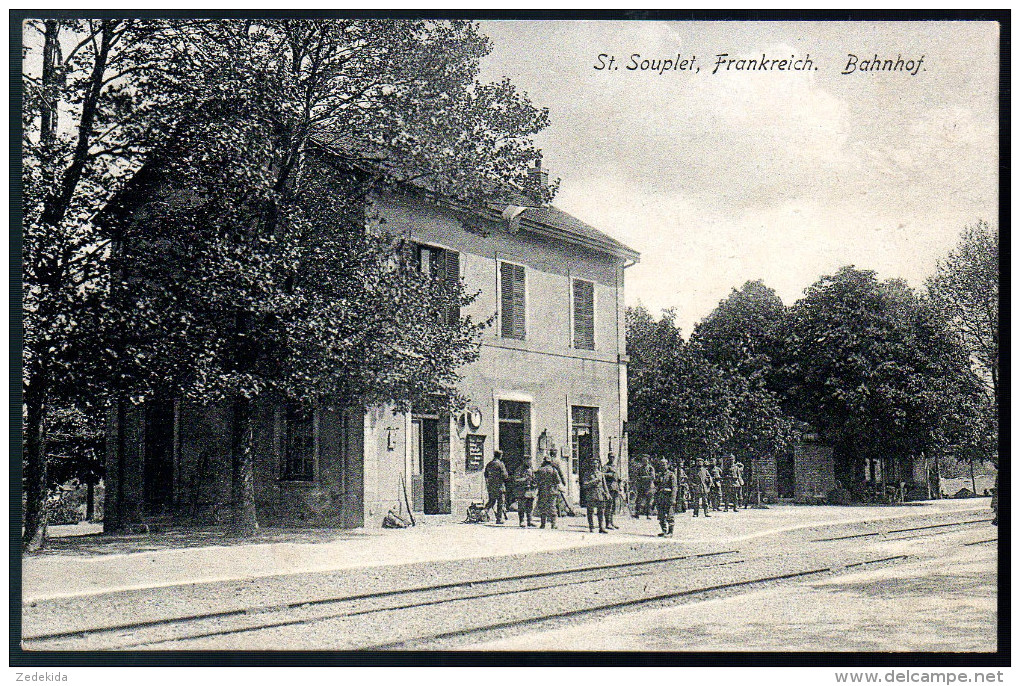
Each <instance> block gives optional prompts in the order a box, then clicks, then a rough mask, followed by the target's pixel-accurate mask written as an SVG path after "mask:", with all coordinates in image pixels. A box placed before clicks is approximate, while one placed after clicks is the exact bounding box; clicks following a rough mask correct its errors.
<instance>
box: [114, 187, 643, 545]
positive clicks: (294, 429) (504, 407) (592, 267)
mask: <svg viewBox="0 0 1020 686" xmlns="http://www.w3.org/2000/svg"><path fill="white" fill-rule="evenodd" d="M532 173H534V174H542V173H543V172H542V171H541V169H538V168H536V169H534V170H532ZM371 205H372V207H371V212H367V213H366V216H369V217H372V219H371V220H368V221H369V222H370V226H369V228H370V229H372V228H373V227H376V228H378V226H377V225H376V224H375V223H376V222H384V226H385V230H386V231H387V232H389V233H391V234H395V235H401V236H402V237H403V238H404V239H405V240H406V241H408V242H409V243H411V244H412V245H413V246H414V248H413V249H414V250H415V251H416V257H417V263H418V264H419V265H421V268H423V269H436V268H439V269H440V270H441V273H446V274H449V275H451V277H460V278H462V279H463V280H464V283H465V284H466V287H467V290H468V291H469V292H475V291H477V292H478V294H479V295H478V297H477V298H476V299H475V301H474V302H472V303H471V304H470V305H469V306H467V307H465V308H464V313H465V314H470V315H471V316H472V317H473V318H474V319H475V320H476V321H485V320H488V319H490V318H494V319H493V322H494V323H493V325H492V326H490V327H489V328H488V329H486V331H485V332H484V333H483V335H482V340H481V351H480V357H479V359H478V360H477V361H476V362H474V363H472V364H470V365H467V366H466V367H464V368H462V369H461V370H460V374H461V377H462V380H461V382H460V384H459V390H460V391H461V393H462V394H463V395H464V396H465V397H466V398H468V399H469V400H468V402H467V404H466V406H465V407H463V408H462V409H461V410H460V411H457V412H445V411H444V412H438V413H436V412H428V411H425V410H422V411H420V412H419V411H414V410H412V411H411V412H406V413H404V412H400V413H395V412H394V411H393V409H392V408H389V407H368V408H349V407H348V408H341V407H334V406H330V405H328V404H322V405H316V406H315V407H311V408H305V407H294V406H292V405H289V404H286V403H282V402H281V403H273V402H268V401H265V402H262V403H261V404H260V405H259V406H258V408H257V410H256V412H257V421H256V435H255V464H254V480H255V483H254V487H255V498H256V506H257V511H258V518H259V521H260V523H263V524H269V525H298V526H300V525H307V526H335V527H344V528H353V527H360V526H379V525H380V524H381V522H382V520H383V518H384V517H385V515H386V513H387V512H388V511H389V510H390V509H397V508H399V507H401V506H402V505H403V504H404V503H407V504H408V505H409V506H410V508H411V510H412V511H413V512H416V513H421V514H425V515H462V514H463V513H464V511H465V510H466V508H467V506H468V504H470V503H472V502H477V501H480V500H483V499H484V493H485V485H484V478H483V475H482V469H483V467H484V465H485V464H486V463H488V462H489V461H490V460H491V459H492V456H493V451H494V450H496V449H499V450H501V451H502V452H503V457H504V460H505V462H506V464H507V468H508V470H510V471H511V472H512V470H513V469H514V468H515V467H516V466H517V465H518V464H520V463H521V462H522V461H525V462H530V463H531V464H532V465H535V466H537V465H538V464H540V463H541V461H542V459H541V458H542V457H545V456H547V455H551V456H553V458H554V459H555V460H556V461H557V462H559V464H560V466H561V469H562V471H563V473H564V474H565V475H566V476H567V481H568V485H567V489H568V498H569V499H571V500H572V501H574V502H577V500H578V499H579V484H578V477H579V474H580V473H581V472H582V470H583V469H584V464H585V462H586V461H588V460H593V459H598V460H601V461H602V462H605V461H606V460H607V459H609V458H610V456H613V458H614V459H615V460H616V463H617V467H618V469H619V470H620V472H621V474H622V476H623V477H624V478H626V473H627V439H626V430H625V427H626V422H627V357H626V327H625V306H624V275H625V270H626V268H627V267H628V266H630V265H632V264H634V263H635V262H636V261H637V260H638V258H639V255H638V253H637V252H635V251H634V250H632V249H631V248H629V247H627V246H625V245H623V244H622V243H620V242H618V241H616V240H615V239H613V238H611V237H610V236H608V235H606V234H605V233H603V232H601V231H599V230H597V229H595V228H594V227H592V226H589V225H588V224H586V223H584V222H582V221H580V220H579V219H577V218H575V217H572V216H571V215H569V214H567V213H565V212H563V211H561V210H558V209H556V208H555V207H551V206H548V205H546V206H543V205H540V204H538V203H533V204H529V203H527V202H521V204H516V205H514V204H492V205H489V206H487V207H486V208H485V209H483V210H480V211H476V212H475V213H474V214H473V215H472V216H471V218H470V221H465V215H464V213H463V211H459V210H456V209H455V208H453V207H452V206H450V205H448V204H446V203H443V202H439V201H436V200H435V199H430V198H429V197H428V196H426V195H424V194H421V193H415V192H413V191H410V190H407V189H403V190H401V189H391V190H388V191H385V192H382V191H380V192H377V193H376V194H375V195H374V197H373V198H372V199H371ZM230 417H231V408H229V407H226V406H222V407H213V408H208V407H201V408H200V407H197V406H191V405H189V404H187V403H184V402H181V401H175V400H163V401H150V402H147V403H145V404H144V405H141V406H137V407H133V408H128V409H127V410H126V411H125V410H123V409H121V410H120V411H115V412H112V413H111V416H110V423H109V431H108V436H109V441H108V446H107V471H106V473H107V479H106V503H105V511H106V515H105V516H106V522H107V529H108V530H110V531H116V530H118V529H124V528H128V527H131V526H135V525H138V524H143V523H145V524H152V523H170V522H173V523H216V522H220V521H226V520H227V519H228V518H229V516H230V505H229V504H230V502H231V456H230ZM404 509H405V510H406V507H405V508H404Z"/></svg>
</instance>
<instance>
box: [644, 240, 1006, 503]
mask: <svg viewBox="0 0 1020 686" xmlns="http://www.w3.org/2000/svg"><path fill="white" fill-rule="evenodd" d="M998 283H999V256H998V232H997V231H996V230H995V229H993V228H992V227H990V226H989V225H988V224H987V223H986V222H979V223H977V224H976V225H974V226H971V227H968V228H967V229H966V230H965V231H964V232H963V234H962V236H961V238H960V242H959V245H958V246H957V247H956V249H954V250H953V251H952V252H951V253H950V254H949V255H948V256H947V257H946V258H945V259H943V260H941V261H940V262H939V263H938V265H937V269H936V272H935V275H934V276H932V277H931V278H930V279H929V280H928V281H927V282H926V284H925V286H924V288H923V289H922V290H921V291H920V292H917V291H915V290H913V289H911V288H910V287H909V286H907V284H906V283H905V282H903V281H902V280H899V279H891V280H887V281H880V280H879V279H878V278H877V277H876V275H875V273H874V272H872V271H867V270H861V269H856V268H854V267H844V268H842V269H840V270H839V271H838V272H837V273H835V274H833V275H829V276H823V277H822V278H821V279H819V280H818V281H817V282H815V283H814V284H813V285H811V286H810V287H809V288H807V289H806V290H805V292H804V296H803V297H802V298H801V299H800V300H798V301H797V302H795V303H794V304H792V305H790V306H788V307H787V306H784V304H783V302H782V300H781V299H780V298H779V297H778V295H777V294H776V293H775V291H774V290H772V289H771V288H769V287H767V286H766V285H765V284H764V283H763V282H761V281H749V282H747V283H745V284H744V285H743V287H741V288H740V289H739V290H737V289H734V290H733V292H732V293H731V294H730V295H729V297H727V298H726V299H725V300H723V301H722V302H720V303H719V305H718V307H717V308H716V309H715V310H714V311H713V312H712V313H711V314H709V315H708V316H707V317H706V318H705V319H704V320H702V321H701V322H700V323H698V324H697V325H696V326H695V328H694V331H693V332H691V334H690V336H689V337H688V338H687V339H686V340H685V339H684V338H683V336H682V335H681V332H680V330H679V328H678V327H677V325H676V323H675V315H674V313H673V312H672V311H669V310H667V311H666V312H664V313H663V314H662V315H661V317H660V318H659V319H655V317H653V316H652V315H651V314H650V313H649V312H648V311H647V310H646V309H645V308H643V307H636V308H629V309H628V311H627V349H628V354H629V355H630V357H631V362H630V366H629V399H630V408H629V415H630V416H631V417H632V418H633V421H632V423H631V428H630V433H629V438H630V450H631V452H632V453H635V454H637V453H652V454H662V455H672V456H683V457H691V458H696V457H711V456H715V455H720V454H727V453H733V454H735V455H738V456H741V457H754V456H764V455H772V456H776V455H778V454H780V453H782V452H783V451H786V450H788V449H789V448H790V446H791V443H792V441H794V440H795V439H796V436H797V429H798V427H803V426H805V425H809V426H810V427H812V429H813V430H814V431H817V432H818V434H819V435H820V437H821V439H822V440H824V441H825V442H827V443H828V444H830V445H831V446H832V447H833V448H834V452H835V455H836V457H837V458H882V457H890V456H900V457H905V456H915V457H920V456H925V455H927V456H930V457H932V458H936V459H937V458H943V459H949V460H956V461H962V462H966V463H969V464H970V465H971V466H972V465H973V464H974V463H975V462H981V461H989V462H993V463H996V464H997V461H998V400H999V387H998V380H999V373H998V308H999V301H998ZM837 462H838V463H839V464H852V462H849V461H847V460H839V459H837ZM972 473H973V472H972ZM836 476H837V480H839V481H841V482H843V483H844V484H845V486H846V487H847V488H849V487H850V486H851V484H852V482H853V475H851V474H846V473H842V474H841V473H837V475H836Z"/></svg>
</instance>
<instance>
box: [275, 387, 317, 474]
mask: <svg viewBox="0 0 1020 686" xmlns="http://www.w3.org/2000/svg"><path fill="white" fill-rule="evenodd" d="M283 433H284V440H283V448H284V450H283V464H282V466H281V470H280V471H281V474H280V477H281V478H282V479H283V480H285V481H314V480H315V414H314V411H313V410H312V408H311V407H309V406H307V405H302V404H299V403H287V409H286V411H285V413H284V417H283Z"/></svg>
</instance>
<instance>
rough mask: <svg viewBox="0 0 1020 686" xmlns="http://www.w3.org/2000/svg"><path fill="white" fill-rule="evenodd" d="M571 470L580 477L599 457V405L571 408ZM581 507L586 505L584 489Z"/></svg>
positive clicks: (582, 476)
mask: <svg viewBox="0 0 1020 686" xmlns="http://www.w3.org/2000/svg"><path fill="white" fill-rule="evenodd" d="M570 425H571V426H570V453H571V454H570V457H571V460H570V471H571V473H573V474H577V475H578V477H579V479H584V475H585V474H586V473H587V472H588V471H589V470H591V469H592V466H593V465H592V463H594V462H596V461H598V459H599V409H598V408H597V407H580V406H574V407H571V408H570ZM580 502H581V507H585V506H586V503H585V502H584V491H582V492H581V499H580Z"/></svg>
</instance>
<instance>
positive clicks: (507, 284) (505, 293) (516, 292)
mask: <svg viewBox="0 0 1020 686" xmlns="http://www.w3.org/2000/svg"><path fill="white" fill-rule="evenodd" d="M499 264H500V267H499V271H500V299H499V301H500V334H501V335H502V336H503V338H516V339H517V340H519V341H523V340H524V336H525V334H526V333H527V331H526V326H525V318H524V305H525V303H524V267H522V266H520V265H519V264H510V263H509V262H500V263H499Z"/></svg>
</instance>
